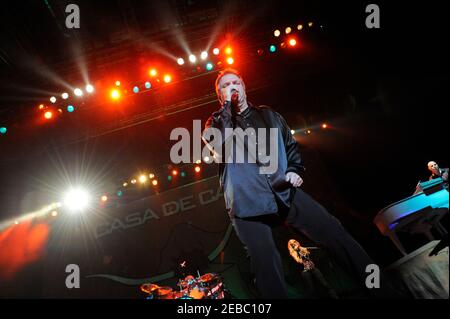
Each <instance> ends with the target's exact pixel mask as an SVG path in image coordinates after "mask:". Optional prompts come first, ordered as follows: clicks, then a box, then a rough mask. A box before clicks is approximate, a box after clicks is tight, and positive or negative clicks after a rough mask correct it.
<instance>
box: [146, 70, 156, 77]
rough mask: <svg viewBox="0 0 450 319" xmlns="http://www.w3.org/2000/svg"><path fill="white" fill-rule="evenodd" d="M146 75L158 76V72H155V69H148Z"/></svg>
mask: <svg viewBox="0 0 450 319" xmlns="http://www.w3.org/2000/svg"><path fill="white" fill-rule="evenodd" d="M148 73H149V74H150V76H156V75H158V71H156V69H150V71H149V72H148Z"/></svg>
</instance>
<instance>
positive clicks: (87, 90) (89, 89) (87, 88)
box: [86, 84, 94, 93]
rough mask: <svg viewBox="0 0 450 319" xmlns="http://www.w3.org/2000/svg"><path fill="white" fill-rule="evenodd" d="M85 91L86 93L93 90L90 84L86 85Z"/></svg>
mask: <svg viewBox="0 0 450 319" xmlns="http://www.w3.org/2000/svg"><path fill="white" fill-rule="evenodd" d="M86 92H88V93H92V92H94V87H93V86H92V85H90V84H88V85H86Z"/></svg>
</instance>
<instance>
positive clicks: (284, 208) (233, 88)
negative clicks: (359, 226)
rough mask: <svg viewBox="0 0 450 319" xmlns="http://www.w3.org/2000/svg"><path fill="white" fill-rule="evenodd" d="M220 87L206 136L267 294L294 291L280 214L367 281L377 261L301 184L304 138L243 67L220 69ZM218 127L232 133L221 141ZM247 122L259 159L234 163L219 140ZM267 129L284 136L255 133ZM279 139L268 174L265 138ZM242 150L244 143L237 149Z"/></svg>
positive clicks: (260, 287) (280, 295)
mask: <svg viewBox="0 0 450 319" xmlns="http://www.w3.org/2000/svg"><path fill="white" fill-rule="evenodd" d="M216 93H217V96H218V99H219V102H220V104H221V108H220V109H219V110H218V111H216V112H213V114H212V115H211V117H210V118H209V119H208V121H207V122H206V125H205V131H204V132H203V139H204V141H205V142H206V143H207V145H208V146H209V148H210V149H211V150H213V151H214V152H215V153H214V155H215V158H216V160H217V161H219V174H220V184H221V186H222V187H223V191H224V197H225V204H226V208H227V210H228V212H229V215H230V218H231V222H232V224H233V226H234V228H235V230H236V233H237V235H238V237H239V238H240V240H241V241H242V243H243V244H244V245H245V247H246V248H247V250H248V253H249V255H250V258H251V264H252V270H253V272H254V274H255V277H256V286H257V288H258V291H259V293H260V295H261V297H263V298H287V296H288V295H287V289H286V284H285V281H284V275H283V267H282V262H281V257H280V254H279V252H278V250H277V248H276V247H275V243H274V240H273V237H272V229H271V225H272V222H273V221H274V220H282V221H285V222H286V223H287V224H288V225H290V226H291V227H293V228H295V229H297V230H298V231H301V232H302V233H303V234H305V235H306V236H308V237H309V238H310V239H311V240H313V241H315V242H316V243H318V244H320V245H322V246H324V247H326V248H328V249H329V251H330V252H331V253H332V254H333V256H334V257H335V258H336V260H337V261H338V262H339V263H340V264H341V265H342V266H343V267H344V268H345V269H346V270H347V271H348V272H349V274H351V275H353V276H355V278H357V279H358V282H359V283H360V284H361V285H364V282H365V281H364V280H365V278H366V275H367V274H366V273H365V269H366V266H367V265H368V264H373V262H372V260H371V259H370V257H369V256H368V255H367V254H366V252H365V251H364V250H363V248H362V247H361V246H360V245H359V244H358V243H357V242H356V241H355V240H354V239H353V238H352V237H351V236H350V235H349V234H348V233H347V231H346V230H345V229H344V228H343V226H342V225H341V223H340V222H339V221H338V220H337V219H336V218H335V217H333V216H332V215H330V214H329V213H328V212H327V210H326V209H325V208H324V207H323V206H321V205H320V204H319V203H317V202H316V201H315V200H314V199H312V198H311V197H310V196H309V195H308V194H306V193H305V192H304V191H303V190H302V189H301V188H300V186H301V185H302V183H303V179H302V178H301V176H300V175H301V173H302V172H303V170H304V167H303V166H302V161H301V156H300V152H299V149H298V146H297V142H296V141H295V140H294V138H293V136H292V134H291V131H290V129H289V127H288V125H287V124H286V122H285V120H284V119H283V117H282V116H281V115H280V114H278V113H277V112H275V111H274V110H272V109H270V108H269V107H266V106H254V105H252V104H251V103H249V102H248V101H247V97H246V92H245V84H244V82H243V79H242V77H241V75H240V74H239V73H238V71H236V70H233V69H226V70H224V71H222V72H221V73H220V74H219V76H218V77H217V80H216ZM211 128H214V129H216V130H218V131H220V132H221V135H222V136H223V137H225V138H224V141H221V142H220V143H218V141H214V140H213V139H215V138H211V134H208V130H211ZM239 128H240V129H242V130H244V131H245V130H246V129H254V130H251V133H249V134H248V138H247V139H243V140H244V144H243V145H244V149H245V150H246V151H249V150H253V149H257V152H258V153H257V155H256V159H255V160H254V161H251V160H250V158H251V157H252V156H251V155H248V156H247V161H245V162H244V163H241V162H237V161H235V162H230V161H226V159H228V158H227V156H226V155H225V156H223V155H224V152H221V153H220V154H219V152H217V147H218V145H219V146H222V147H223V148H226V144H227V143H229V142H230V139H229V138H228V139H227V138H226V137H227V136H229V133H228V135H227V131H228V132H229V131H230V130H231V129H234V130H236V129H239ZM262 128H264V129H266V130H265V131H264V135H266V134H268V133H267V132H268V131H270V129H272V131H270V132H272V133H273V131H275V132H276V133H277V134H271V136H269V138H267V136H254V135H255V132H257V133H258V134H256V135H260V134H259V132H260V130H258V129H262ZM227 129H228V130H227ZM261 131H262V130H261ZM269 135H270V134H269ZM231 139H232V138H231ZM274 139H275V142H276V143H275V145H277V148H276V149H269V148H264V147H263V149H266V150H268V151H269V152H270V157H271V161H272V160H273V159H274V157H275V159H276V160H277V161H276V162H277V167H276V169H275V170H266V172H264V170H261V168H264V166H267V165H266V164H265V163H263V161H262V160H260V158H259V156H261V155H262V154H261V153H262V152H261V151H260V145H259V144H261V141H263V143H265V144H267V141H268V140H271V142H273V140H274ZM264 141H265V142H264ZM252 144H253V145H252ZM271 145H272V144H271ZM233 150H234V149H233ZM238 151H239V150H238V147H236V151H235V153H237V152H238ZM232 152H233V151H232ZM235 153H233V154H232V155H233V156H234V157H232V158H234V159H236V158H237V157H238V156H237V155H238V154H235ZM225 154H226V152H225Z"/></svg>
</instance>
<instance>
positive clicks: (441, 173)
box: [428, 161, 448, 188]
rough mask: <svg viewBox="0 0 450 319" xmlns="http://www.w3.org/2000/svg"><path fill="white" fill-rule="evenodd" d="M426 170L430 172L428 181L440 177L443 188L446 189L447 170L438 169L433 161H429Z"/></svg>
mask: <svg viewBox="0 0 450 319" xmlns="http://www.w3.org/2000/svg"><path fill="white" fill-rule="evenodd" d="M428 170H429V171H430V172H431V176H430V178H429V180H432V179H435V178H439V177H440V178H442V180H443V181H444V184H445V187H446V188H448V168H439V165H438V164H437V163H436V162H435V161H429V162H428Z"/></svg>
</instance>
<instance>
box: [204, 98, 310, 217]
mask: <svg viewBox="0 0 450 319" xmlns="http://www.w3.org/2000/svg"><path fill="white" fill-rule="evenodd" d="M208 128H215V129H218V130H219V131H220V132H221V135H222V137H225V138H224V139H223V140H222V141H220V142H221V145H218V143H215V141H214V139H212V138H211V137H210V136H208V134H205V133H206V132H207V129H208ZM226 128H230V129H236V128H241V129H242V130H245V129H247V128H253V129H255V133H256V138H255V139H254V140H252V139H251V138H248V139H246V140H245V148H246V149H247V148H248V146H249V145H251V143H255V144H258V141H260V136H258V135H259V134H258V128H266V129H267V131H269V130H270V128H273V129H275V130H276V132H277V136H276V138H277V142H278V147H277V150H276V154H275V155H276V157H277V160H278V165H277V167H276V171H275V172H269V173H267V174H265V173H261V171H262V170H263V168H262V167H264V166H266V167H267V165H264V163H261V161H259V160H258V158H257V159H256V162H254V163H251V162H248V161H247V162H245V163H235V162H231V163H230V162H225V156H222V157H220V156H216V160H219V161H221V162H219V176H220V184H221V186H222V187H223V191H224V196H225V203H226V207H227V209H228V210H229V212H230V214H231V215H232V216H237V217H252V216H259V215H265V214H272V213H276V212H278V211H279V210H280V209H281V208H283V209H284V208H289V207H290V204H291V200H292V196H293V193H294V188H293V187H292V186H291V184H290V183H288V182H286V180H285V176H286V173H287V172H295V173H297V174H298V175H300V174H301V172H303V171H304V167H303V165H302V161H301V156H300V151H299V149H298V145H297V142H296V141H295V139H294V138H293V136H292V134H291V130H290V128H289V127H288V125H287V124H286V121H285V120H284V119H283V117H282V116H281V115H280V114H278V113H277V112H275V111H274V110H272V109H271V108H269V107H267V106H259V107H256V106H253V105H251V104H249V107H248V108H247V109H246V110H245V111H244V112H242V113H241V114H236V113H235V112H234V111H233V110H232V108H231V103H230V102H226V103H225V104H224V105H223V106H222V107H221V108H220V110H218V111H216V112H214V113H213V114H212V115H211V117H210V118H209V119H208V121H207V122H206V125H205V131H204V133H203V138H204V141H205V142H206V143H207V144H209V146H210V147H211V148H212V147H214V148H215V149H216V150H217V149H218V148H219V147H221V148H222V153H221V154H225V151H224V148H225V145H227V143H229V142H230V141H231V140H232V138H230V136H226V130H225V129H226ZM266 141H267V143H266V144H269V137H267V138H266ZM216 142H217V141H216ZM258 150H259V148H258ZM266 150H267V151H270V152H272V150H271V149H270V147H269V145H267V147H266ZM217 155H218V154H217ZM258 155H261V153H259V152H258ZM246 159H248V158H246Z"/></svg>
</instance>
